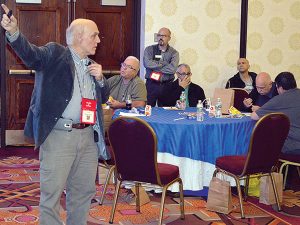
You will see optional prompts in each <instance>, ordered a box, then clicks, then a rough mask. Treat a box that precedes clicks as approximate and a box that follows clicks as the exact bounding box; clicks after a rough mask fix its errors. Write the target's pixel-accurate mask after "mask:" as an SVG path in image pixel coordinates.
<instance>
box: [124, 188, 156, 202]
mask: <svg viewBox="0 0 300 225" xmlns="http://www.w3.org/2000/svg"><path fill="white" fill-rule="evenodd" d="M131 191H132V194H130V195H129V196H128V197H127V198H126V199H125V201H126V202H127V203H128V204H129V205H135V203H136V193H135V187H132V188H131ZM139 194H140V206H142V205H145V204H147V203H149V202H150V198H149V196H148V194H147V192H146V190H145V188H143V187H140V188H139Z"/></svg>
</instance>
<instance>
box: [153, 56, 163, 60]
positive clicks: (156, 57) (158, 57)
mask: <svg viewBox="0 0 300 225" xmlns="http://www.w3.org/2000/svg"><path fill="white" fill-rule="evenodd" d="M154 58H155V59H161V58H162V55H155V56H154Z"/></svg>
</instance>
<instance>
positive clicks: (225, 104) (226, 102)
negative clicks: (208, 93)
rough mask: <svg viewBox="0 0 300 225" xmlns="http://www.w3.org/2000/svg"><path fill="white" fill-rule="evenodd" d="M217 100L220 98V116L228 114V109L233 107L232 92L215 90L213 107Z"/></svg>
mask: <svg viewBox="0 0 300 225" xmlns="http://www.w3.org/2000/svg"><path fill="white" fill-rule="evenodd" d="M217 98H221V101H222V114H229V112H228V109H229V108H230V106H233V102H234V90H232V89H224V88H216V89H215V91H214V97H213V102H212V103H213V105H215V104H216V102H217Z"/></svg>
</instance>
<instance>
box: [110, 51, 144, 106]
mask: <svg viewBox="0 0 300 225" xmlns="http://www.w3.org/2000/svg"><path fill="white" fill-rule="evenodd" d="M139 69H140V61H139V60H138V59H137V58H136V57H134V56H128V57H127V58H126V59H125V61H124V62H123V63H121V69H120V71H121V72H120V76H118V75H117V76H113V77H111V78H109V79H108V80H107V82H108V86H109V90H110V92H109V93H110V96H111V97H112V99H111V100H109V101H108V102H107V104H108V105H109V106H110V107H111V108H113V109H120V108H125V107H126V102H125V100H126V98H127V97H128V96H130V97H131V100H132V107H144V106H145V105H146V101H147V91H146V86H145V83H144V81H143V80H142V79H141V78H140V77H138V76H137V74H138V71H139Z"/></svg>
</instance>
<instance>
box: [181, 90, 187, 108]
mask: <svg viewBox="0 0 300 225" xmlns="http://www.w3.org/2000/svg"><path fill="white" fill-rule="evenodd" d="M179 100H180V108H181V109H183V110H185V107H186V103H185V101H186V97H185V93H184V91H183V92H181V95H180V98H179Z"/></svg>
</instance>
